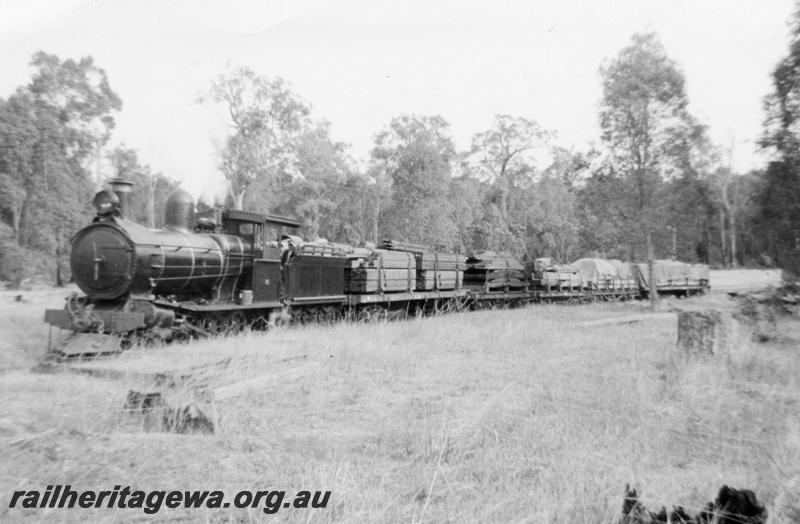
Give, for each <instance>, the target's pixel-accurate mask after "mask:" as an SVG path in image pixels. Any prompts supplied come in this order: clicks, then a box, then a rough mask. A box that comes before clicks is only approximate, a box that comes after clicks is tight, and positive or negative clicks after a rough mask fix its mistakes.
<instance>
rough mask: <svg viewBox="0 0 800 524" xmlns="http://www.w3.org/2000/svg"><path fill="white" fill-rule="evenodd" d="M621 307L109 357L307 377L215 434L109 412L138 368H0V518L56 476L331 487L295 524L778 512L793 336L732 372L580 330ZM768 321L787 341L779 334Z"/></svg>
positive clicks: (792, 444)
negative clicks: (755, 506) (16, 497)
mask: <svg viewBox="0 0 800 524" xmlns="http://www.w3.org/2000/svg"><path fill="white" fill-rule="evenodd" d="M713 300H714V301H716V302H715V303H724V302H725V300H726V299H721V298H719V297H715V298H714V299H713ZM37 303H38V302H37ZM638 308H640V306H639V305H635V304H634V305H588V306H533V307H529V308H525V309H520V310H513V311H481V312H472V313H466V314H458V315H449V316H444V317H438V318H425V319H417V320H410V321H406V322H397V323H388V324H374V325H366V326H365V325H349V324H339V325H336V326H332V327H321V326H315V327H308V328H296V329H289V330H277V331H275V332H271V333H266V334H249V335H244V336H241V337H235V338H229V339H223V340H210V341H204V342H200V343H195V344H191V345H181V346H173V347H169V348H162V349H157V350H150V351H148V352H144V353H132V354H131V355H129V356H128V357H127V360H125V361H123V362H125V364H124V366H123V367H124V368H125V369H127V370H129V371H131V372H137V371H146V370H152V369H153V368H154V366H155V365H157V366H158V367H160V368H162V369H177V368H179V367H186V366H190V365H191V366H197V365H200V364H203V363H206V364H208V363H213V362H220V361H222V360H225V362H224V364H223V365H219V366H217V367H215V368H214V370H213V371H212V372H209V373H206V374H205V375H204V376H202V377H201V378H202V379H203V380H204V381H206V382H208V383H209V384H211V385H222V384H228V383H231V382H232V381H235V380H238V379H242V378H249V377H253V376H258V375H263V374H265V373H269V372H271V371H275V370H278V371H279V370H280V369H282V368H283V367H290V366H292V365H294V362H299V361H294V360H288V361H287V360H285V359H287V358H288V359H291V358H293V357H296V356H298V355H305V358H304V361H314V362H319V363H320V366H319V372H318V373H316V374H314V375H310V376H306V377H303V378H299V379H296V380H294V381H290V382H278V383H276V384H274V385H270V386H266V387H263V388H260V389H257V390H254V391H251V392H249V393H248V394H246V395H244V396H241V397H237V398H233V399H229V400H225V401H221V402H219V403H218V405H217V406H216V408H217V411H218V413H219V415H220V423H219V430H218V432H217V433H216V434H215V435H213V436H179V435H171V434H161V433H148V432H146V431H145V430H144V428H143V426H142V422H141V421H140V420H138V419H137V418H135V417H131V416H129V415H127V414H126V413H124V412H123V411H122V409H121V408H122V405H123V403H124V398H125V394H126V393H127V391H128V389H129V388H131V387H134V388H139V387H141V386H142V385H143V384H142V379H141V378H138V376H134V375H131V376H129V377H125V378H122V379H119V378H117V379H115V380H110V379H102V378H96V377H88V376H77V375H74V374H68V373H55V374H34V373H31V372H28V371H20V370H17V371H13V372H7V373H5V374H4V375H3V377H2V383H1V384H0V389H2V394H3V399H4V402H3V412H2V416H0V438H1V439H2V441H3V442H4V445H3V448H2V451H0V453H1V454H2V455H1V456H0V463H2V464H5V465H7V466H8V467H6V468H5V469H6V473H4V476H3V477H2V481H1V482H0V484H1V486H0V493H2V498H0V501H2V502H0V508H5V507H6V506H7V503H6V502H5V501H6V500H7V498H6V497H9V496H10V493H11V492H12V491H13V490H14V489H23V488H26V487H27V488H30V489H33V488H35V487H40V486H44V485H45V484H52V483H71V484H72V485H73V486H80V487H81V488H83V489H87V488H98V489H101V488H106V489H107V488H109V487H111V486H113V485H115V484H120V483H122V484H131V485H135V486H137V487H139V488H141V489H224V490H226V491H227V492H229V493H233V492H234V491H236V490H238V489H245V488H248V489H286V490H287V491H293V490H299V489H311V490H315V489H319V490H331V491H332V492H333V495H332V498H331V504H330V506H329V508H328V509H326V510H284V511H282V512H279V513H278V514H277V518H279V519H281V520H290V521H306V520H311V521H337V522H340V521H341V522H386V521H434V522H442V521H459V522H460V521H467V522H498V521H505V522H570V523H573V522H612V521H615V520H616V519H617V518H618V512H619V508H620V506H621V503H622V488H623V487H624V485H625V483H626V482H634V483H636V484H637V485H638V486H640V487H641V488H643V490H642V491H643V500H644V502H645V504H646V505H648V506H652V507H653V509H656V507H657V506H661V505H662V504H663V505H667V506H669V505H670V504H681V505H683V506H685V507H689V508H692V507H699V506H701V505H702V504H703V503H704V502H705V501H706V500H708V499H709V498H712V497H713V495H714V494H715V492H716V490H717V489H718V488H719V487H720V485H721V484H723V483H727V484H729V485H733V486H740V487H750V488H754V489H755V490H756V492H757V495H758V497H759V499H761V500H763V501H765V502H766V503H767V504H768V505H773V504H774V501H775V499H776V497H778V496H779V495H781V494H782V493H784V492H785V491H786V489H787V487H786V486H787V485H789V484H788V483H790V481H791V479H792V478H793V477H796V476H797V475H800V419H799V418H798V412H800V409H798V408H799V407H800V387H798V380H799V379H798V377H800V354H798V347H797V346H798V342H797V340H788V339H787V340H784V341H778V342H773V343H768V344H756V343H753V342H750V341H749V340H746V337H741V340H739V341H738V344H737V351H736V352H734V353H733V354H732V355H731V356H730V357H729V358H727V359H721V360H718V361H714V362H712V361H691V362H687V361H684V360H683V359H682V358H681V357H680V355H676V353H675V350H674V341H675V325H674V324H675V323H674V321H670V320H668V319H661V320H653V321H651V322H648V323H644V322H641V323H637V324H630V325H616V326H613V325H612V326H603V327H596V328H581V327H577V326H575V323H576V322H577V321H580V320H589V319H596V318H603V317H607V316H612V315H625V314H630V313H631V312H634V311H635V310H636V309H638ZM19 314H20V315H23V312H20V313H19ZM23 316H24V315H23ZM40 319H41V310H39V312H38V313H37V314H36V318H35V319H27V320H19V321H15V322H12V323H9V324H8V325H3V326H2V329H3V333H8V334H10V335H12V336H17V337H18V340H21V341H22V342H19V343H18V344H19V347H21V348H27V349H20V350H18V352H17V353H19V354H18V355H16V356H14V357H13V358H12V361H14V362H17V363H18V364H23V363H25V362H32V361H34V360H35V357H34V356H31V355H32V354H33V353H31V354H29V351H33V350H34V349H35V346H36V344H35V342H37V341H40V340H42V341H43V340H44V338H45V336H46V331H45V332H44V335H42V334H41V333H39V332H36V333H34V334H32V335H30V336H24V337H23V336H20V335H19V334H18V331H17V330H18V329H21V327H22V326H31V325H33V324H36V323H38V322H40ZM781 328H782V330H783V332H784V333H793V334H796V335H798V337H800V329H798V327H797V322H796V321H795V322H794V323H792V322H788V321H784V323H783V324H782V326H781ZM39 329H40V330H41V328H39ZM792 336H794V335H792ZM798 340H800V338H798ZM26 437H27V440H21V439H25V438H26ZM11 442H13V443H11ZM773 509H774V508H773ZM3 512H5V513H3ZM773 514H775V512H774V511H773ZM23 515H24V516H27V517H29V518H31V519H40V518H42V517H45V518H50V519H53V520H63V519H64V518H65V517H66V518H74V519H76V520H78V519H81V520H85V519H86V518H89V519H102V520H138V519H140V518H142V514H141V513H139V512H137V511H136V510H125V511H123V510H107V509H104V510H99V509H98V510H92V511H88V512H82V511H78V510H70V511H66V510H63V511H61V512H56V511H51V512H49V513H46V512H42V511H33V510H30V511H28V512H25V511H19V510H13V512H8V510H6V509H0V519H2V520H5V519H8V518H13V519H17V518H19V517H21V516H23ZM159 516H160V517H162V518H164V517H170V518H172V517H175V518H185V519H191V520H195V519H198V518H203V519H205V518H209V519H211V520H226V519H239V518H252V519H253V520H260V519H261V518H263V517H264V514H263V513H261V511H260V510H259V509H254V510H251V512H248V511H246V510H227V511H226V512H217V513H211V512H210V513H206V512H205V511H201V510H184V511H178V510H169V511H167V512H164V510H162V513H160V514H159Z"/></svg>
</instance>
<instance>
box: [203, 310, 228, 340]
mask: <svg viewBox="0 0 800 524" xmlns="http://www.w3.org/2000/svg"><path fill="white" fill-rule="evenodd" d="M227 327H228V326H227V323H226V322H225V317H224V316H223V315H222V314H221V313H208V314H207V315H206V316H205V317H203V329H205V330H206V331H208V333H209V334H211V335H219V334H220V333H222V332H223V331H224V330H225V329H226V328H227Z"/></svg>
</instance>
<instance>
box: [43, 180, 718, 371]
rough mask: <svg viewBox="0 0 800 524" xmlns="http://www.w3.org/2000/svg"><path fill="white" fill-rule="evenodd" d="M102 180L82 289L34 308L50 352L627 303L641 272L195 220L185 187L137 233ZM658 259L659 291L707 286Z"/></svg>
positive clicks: (272, 219)
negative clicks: (46, 330) (332, 324)
mask: <svg viewBox="0 0 800 524" xmlns="http://www.w3.org/2000/svg"><path fill="white" fill-rule="evenodd" d="M109 185H110V189H106V190H103V191H100V192H99V193H97V195H96V196H95V198H94V200H93V205H94V207H95V209H96V212H97V213H96V216H95V217H94V219H93V221H92V223H91V224H89V225H88V226H86V227H84V228H83V229H81V230H80V231H78V233H77V234H76V235H75V236H74V237H73V239H72V250H71V255H70V264H71V267H72V275H73V279H74V281H75V283H76V284H77V285H78V287H79V288H80V290H81V291H82V292H83V293H84V294H83V295H79V294H77V293H73V294H72V295H70V297H68V298H67V302H66V305H65V307H64V309H58V310H55V309H54V310H47V311H46V312H45V321H46V322H47V323H48V324H50V326H51V335H52V328H53V327H56V328H59V331H58V333H59V337H58V339H57V340H56V341H52V339H51V341H50V342H49V346H50V348H49V349H50V350H51V351H52V352H53V353H55V354H56V355H57V356H58V357H59V358H62V359H63V358H71V357H76V356H89V355H101V354H113V353H118V352H119V351H121V350H123V349H125V348H127V347H130V346H131V345H134V344H138V343H141V342H151V341H170V340H173V339H181V338H187V337H196V336H208V335H215V334H220V333H231V332H237V331H240V330H242V329H247V328H253V329H259V328H261V329H265V328H267V327H269V326H271V325H274V324H276V323H279V322H283V321H286V320H288V319H291V321H292V322H300V323H305V322H328V321H334V320H337V319H341V318H350V319H354V320H364V321H366V320H371V319H381V318H392V317H398V318H399V317H404V316H406V315H409V314H412V315H418V314H425V313H428V312H436V311H448V310H462V309H480V308H489V307H498V306H518V305H522V304H526V303H529V302H541V301H553V300H568V301H578V300H591V299H598V298H599V299H629V298H637V297H641V296H643V295H646V293H647V289H648V282H647V271H646V270H644V269H643V268H642V266H641V265H635V264H622V263H617V266H618V267H614V266H613V264H612V263H611V262H607V261H602V260H597V259H582V260H581V261H578V262H576V263H575V264H573V265H569V266H559V265H554V264H552V263H550V261H549V260H547V259H537V260H536V261H532V262H530V263H526V264H522V263H520V262H519V261H517V260H514V259H513V257H510V256H508V255H503V254H498V253H494V252H482V253H476V254H474V255H472V256H471V257H469V258H467V257H464V256H459V255H453V254H445V253H440V252H437V251H434V250H430V249H428V248H426V247H424V246H419V245H414V244H405V243H398V242H392V241H384V242H383V243H382V244H380V245H379V246H377V247H353V246H349V245H345V244H336V243H331V242H327V241H318V242H304V241H303V240H302V239H301V238H300V237H298V236H297V235H295V234H294V233H295V232H296V229H297V228H298V227H299V226H300V224H299V222H298V221H296V220H293V219H290V218H286V217H280V216H274V215H264V214H257V213H251V212H247V211H239V210H225V209H215V210H214V211H213V212H212V213H207V214H205V215H204V216H197V215H196V212H195V204H194V201H193V199H192V197H191V196H190V195H189V194H188V193H187V192H185V191H183V190H180V189H178V190H176V191H173V192H172V193H171V194H170V195H169V196H168V198H167V201H166V205H165V209H164V228H163V229H148V228H146V227H144V226H142V225H140V224H137V223H135V222H133V221H132V220H130V219H129V218H127V213H128V210H129V209H130V196H131V186H132V184H131V183H130V182H129V181H126V180H123V179H113V180H111V181H109ZM603 264H607V266H604V265H603ZM670 264H673V265H675V264H680V263H671V262H670V263H668V262H664V263H663V264H662V270H663V271H662V275H661V276H662V277H664V278H660V277H659V279H658V283H657V289H658V290H659V292H670V293H680V294H692V293H701V292H704V291H705V290H707V289H708V268H707V267H705V266H702V267H700V266H696V265H695V266H690V265H688V264H682V265H681V266H680V268H682V269H680V270H679V271H678V272H677V273H676V272H675V271H672V272H670V271H669V265H670ZM676 267H678V266H676ZM664 268H666V270H664ZM686 268H689V269H688V270H686ZM703 268H705V270H703ZM65 335H66V336H65Z"/></svg>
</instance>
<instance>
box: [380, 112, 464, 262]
mask: <svg viewBox="0 0 800 524" xmlns="http://www.w3.org/2000/svg"><path fill="white" fill-rule="evenodd" d="M449 133H450V131H449V124H448V123H447V122H446V121H445V120H444V119H443V118H442V117H441V116H400V117H396V118H394V119H393V120H392V122H391V123H390V125H389V127H388V128H387V129H385V130H384V131H382V132H381V133H379V134H378V136H377V137H376V138H375V147H374V148H373V150H372V154H371V156H372V162H373V168H372V173H373V175H374V176H375V177H376V178H378V179H379V178H380V177H381V176H385V177H386V179H388V180H391V184H392V186H391V187H392V200H391V203H390V204H389V205H388V207H387V209H386V210H385V211H383V216H382V227H381V229H382V233H383V234H384V235H385V236H387V237H391V238H395V239H398V240H406V241H412V242H422V243H427V244H429V245H434V246H435V245H440V244H444V247H447V248H450V247H451V245H452V239H453V238H454V236H455V231H454V226H453V223H452V220H451V218H450V206H449V203H448V202H447V200H446V197H447V194H448V189H449V186H450V176H451V170H452V161H453V158H454V156H455V147H454V146H453V141H452V139H451V138H450V134H449Z"/></svg>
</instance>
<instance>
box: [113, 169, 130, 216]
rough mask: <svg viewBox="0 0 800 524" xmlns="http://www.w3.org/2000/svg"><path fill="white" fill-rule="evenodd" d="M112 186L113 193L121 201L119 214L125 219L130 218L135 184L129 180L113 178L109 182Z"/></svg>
mask: <svg viewBox="0 0 800 524" xmlns="http://www.w3.org/2000/svg"><path fill="white" fill-rule="evenodd" d="M108 185H109V186H111V191H113V192H114V194H115V195H117V198H118V199H119V214H120V215H121V216H123V217H126V218H130V215H129V213H130V212H131V192H132V191H133V182H131V181H130V180H128V179H127V178H122V177H119V178H112V179H111V180H109V181H108Z"/></svg>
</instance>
